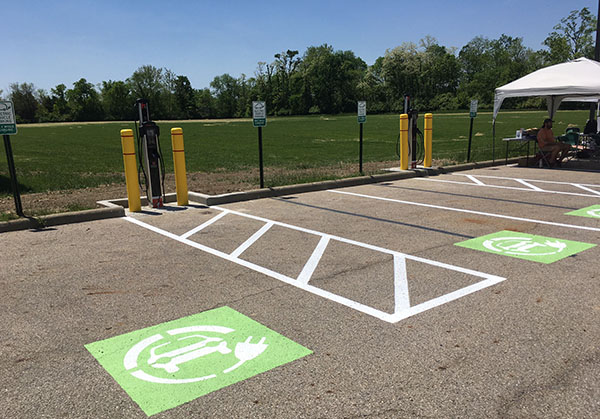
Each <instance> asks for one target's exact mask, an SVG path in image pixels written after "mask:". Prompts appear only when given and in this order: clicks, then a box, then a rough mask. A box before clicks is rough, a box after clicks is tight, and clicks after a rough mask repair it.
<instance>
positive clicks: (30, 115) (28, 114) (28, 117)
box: [8, 83, 39, 122]
mask: <svg viewBox="0 0 600 419" xmlns="http://www.w3.org/2000/svg"><path fill="white" fill-rule="evenodd" d="M8 98H9V100H11V101H12V102H13V106H14V109H15V116H16V118H17V122H35V121H36V113H37V110H38V106H39V104H38V101H37V99H36V98H35V86H34V85H33V83H21V84H19V83H12V84H11V85H10V92H9V94H8Z"/></svg>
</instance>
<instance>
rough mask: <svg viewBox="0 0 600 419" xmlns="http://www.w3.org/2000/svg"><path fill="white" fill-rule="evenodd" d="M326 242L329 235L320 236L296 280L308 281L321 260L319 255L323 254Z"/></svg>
mask: <svg viewBox="0 0 600 419" xmlns="http://www.w3.org/2000/svg"><path fill="white" fill-rule="evenodd" d="M328 244H329V236H323V237H321V240H319V244H317V247H315V250H314V251H313V253H312V255H310V259H308V262H306V264H305V265H304V268H302V272H300V275H298V282H300V283H302V284H308V281H310V278H311V277H312V275H313V273H314V272H315V269H317V265H318V264H319V261H320V260H321V257H322V256H323V253H324V252H325V248H326V247H327V245H328Z"/></svg>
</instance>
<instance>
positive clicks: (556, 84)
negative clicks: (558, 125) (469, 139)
mask: <svg viewBox="0 0 600 419" xmlns="http://www.w3.org/2000/svg"><path fill="white" fill-rule="evenodd" d="M495 93H496V94H495V96H494V120H496V116H497V115H498V111H499V110H500V106H502V102H503V101H504V99H506V98H508V97H525V96H544V97H546V100H547V101H548V113H549V115H550V117H551V118H552V117H553V116H554V114H555V112H556V110H557V109H558V107H559V105H560V103H561V102H562V101H563V100H565V99H567V98H568V99H569V100H570V101H574V100H577V98H581V99H582V101H589V100H590V99H597V100H598V99H600V63H599V62H598V61H594V60H589V59H587V58H578V59H576V60H573V61H568V62H566V63H562V64H556V65H553V66H550V67H546V68H542V69H540V70H537V71H534V72H533V73H530V74H528V75H526V76H524V77H521V78H520V79H517V80H515V81H513V82H511V83H508V84H505V85H504V86H502V87H499V88H497V89H496V90H495Z"/></svg>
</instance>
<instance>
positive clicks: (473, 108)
mask: <svg viewBox="0 0 600 419" xmlns="http://www.w3.org/2000/svg"><path fill="white" fill-rule="evenodd" d="M477 103H478V101H477V100H475V99H474V100H472V101H471V110H470V112H469V116H470V117H471V127H470V128H469V147H468V149H467V163H468V162H469V160H471V140H472V138H473V120H474V119H475V117H476V116H477Z"/></svg>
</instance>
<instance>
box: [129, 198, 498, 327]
mask: <svg viewBox="0 0 600 419" xmlns="http://www.w3.org/2000/svg"><path fill="white" fill-rule="evenodd" d="M211 208H213V209H217V210H220V211H222V213H221V214H236V215H239V216H242V217H246V218H251V219H255V220H259V221H262V222H264V223H265V226H263V227H262V228H261V229H259V230H258V231H257V232H256V233H254V234H253V235H252V236H251V237H250V239H248V240H246V241H245V242H244V244H242V246H244V249H243V250H246V249H247V248H248V247H250V246H251V245H252V244H254V243H255V242H256V240H257V239H258V238H259V237H260V236H262V234H264V233H265V232H266V231H267V230H268V229H269V228H270V227H271V226H273V225H278V226H281V227H285V228H290V229H293V230H297V231H302V232H305V233H309V234H313V235H317V236H320V237H321V240H320V241H319V243H318V244H317V246H316V248H315V250H314V251H313V253H312V255H311V257H310V258H309V260H308V261H307V262H306V264H305V266H304V268H303V269H302V272H301V273H300V275H299V276H298V279H294V278H291V277H289V276H287V275H283V274H280V273H278V272H275V271H273V270H271V269H268V268H265V267H263V266H260V265H257V264H255V263H252V262H248V261H246V260H244V259H240V258H239V257H238V256H239V255H240V254H241V252H243V250H242V251H241V252H240V251H239V250H240V248H242V246H240V247H238V249H236V250H235V251H234V252H233V253H232V254H227V253H224V252H221V251H219V250H216V249H213V248H211V247H208V246H205V245H202V244H200V243H196V242H194V241H192V240H189V239H188V238H187V237H189V236H191V235H192V234H194V233H193V232H197V231H199V230H198V227H197V228H195V229H192V230H190V231H188V232H187V233H184V234H182V235H180V236H178V235H176V234H173V233H170V232H168V231H166V230H162V229H160V228H158V227H155V226H152V225H150V224H147V223H145V222H143V221H140V220H138V219H137V218H134V217H132V216H128V217H125V220H127V221H129V222H131V223H133V224H136V225H138V226H140V227H143V228H146V229H148V230H150V231H153V232H155V233H158V234H161V235H163V236H165V237H168V238H170V239H173V240H175V241H178V242H180V243H183V244H186V245H188V246H191V247H194V248H196V249H199V250H202V251H204V252H206V253H209V254H211V255H213V256H217V257H220V258H222V259H225V260H228V261H230V262H233V263H236V264H238V265H241V266H244V267H246V268H249V269H252V270H254V271H256V272H259V273H262V274H264V275H267V276H269V277H271V278H275V279H278V280H280V281H282V282H285V283H286V284H289V285H292V286H294V287H297V288H300V289H302V290H305V291H308V292H311V293H313V294H315V295H318V296H320V297H323V298H326V299H328V300H331V301H334V302H336V303H339V304H342V305H344V306H346V307H350V308H352V309H354V310H357V311H360V312H362V313H365V314H368V315H371V316H373V317H376V318H378V319H380V320H383V321H387V322H390V323H396V322H399V321H400V320H403V319H406V318H407V317H410V316H413V315H415V314H418V313H421V312H423V311H425V310H429V309H431V308H434V307H437V306H439V305H442V304H445V303H447V302H450V301H453V300H456V299H457V298H460V297H463V296H466V295H468V294H471V293H473V292H476V291H479V290H481V289H483V288H486V287H489V286H492V285H494V284H497V283H499V282H502V281H504V280H505V279H506V278H503V277H500V276H496V275H491V274H486V273H484V272H478V271H474V270H472V269H466V268H461V267H459V266H454V265H450V264H447V263H443V262H438V261H434V260H430V259H425V258H421V257H418V256H412V255H407V254H404V253H401V252H396V251H394V250H390V249H385V248H382V247H378V246H373V245H370V244H367V243H362V242H358V241H355V240H350V239H346V238H343V237H339V236H333V235H330V234H326V233H321V232H319V231H315V230H310V229H306V228H303V227H298V226H294V225H291V224H286V223H281V222H278V221H273V220H269V219H266V218H262V217H257V216H254V215H250V214H245V213H241V212H237V211H233V210H229V209H225V208H221V207H217V206H215V207H211ZM221 217H223V215H221ZM221 217H219V218H221ZM215 218H217V217H213V218H212V219H211V220H209V221H212V222H215V221H216V220H215ZM207 223H208V222H207ZM207 223H204V224H202V226H205V225H206V224H207ZM199 227H201V226H199ZM259 233H260V234H259ZM330 240H336V241H339V242H342V243H347V244H351V245H355V246H359V247H363V248H366V249H370V250H375V251H378V252H382V253H386V254H390V255H392V256H393V258H394V292H395V295H394V312H393V313H392V314H390V313H386V312H384V311H381V310H378V309H375V308H373V307H370V306H368V305H366V304H361V303H358V302H356V301H353V300H350V299H349V298H346V297H342V296H341V295H337V294H334V293H332V292H329V291H325V290H323V289H321V288H317V287H315V286H313V285H310V284H309V283H308V282H309V281H310V278H311V276H312V274H313V273H314V270H315V269H316V267H317V265H318V263H319V261H320V259H321V257H322V255H323V253H324V251H325V249H326V248H327V245H328V243H329V241H330ZM246 244H247V246H245V245H246ZM406 259H410V260H414V261H416V262H421V263H425V264H429V265H432V266H437V267H440V268H443V269H448V270H452V271H455V272H460V273H464V274H468V275H472V276H475V277H479V278H482V280H481V281H479V282H477V283H475V284H472V285H470V286H467V287H464V288H461V289H458V290H456V291H453V292H451V293H448V294H446V295H442V296H440V297H437V298H433V299H431V300H429V301H426V302H423V303H421V304H417V305H415V306H412V307H411V306H410V302H409V296H408V282H407V274H406Z"/></svg>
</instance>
